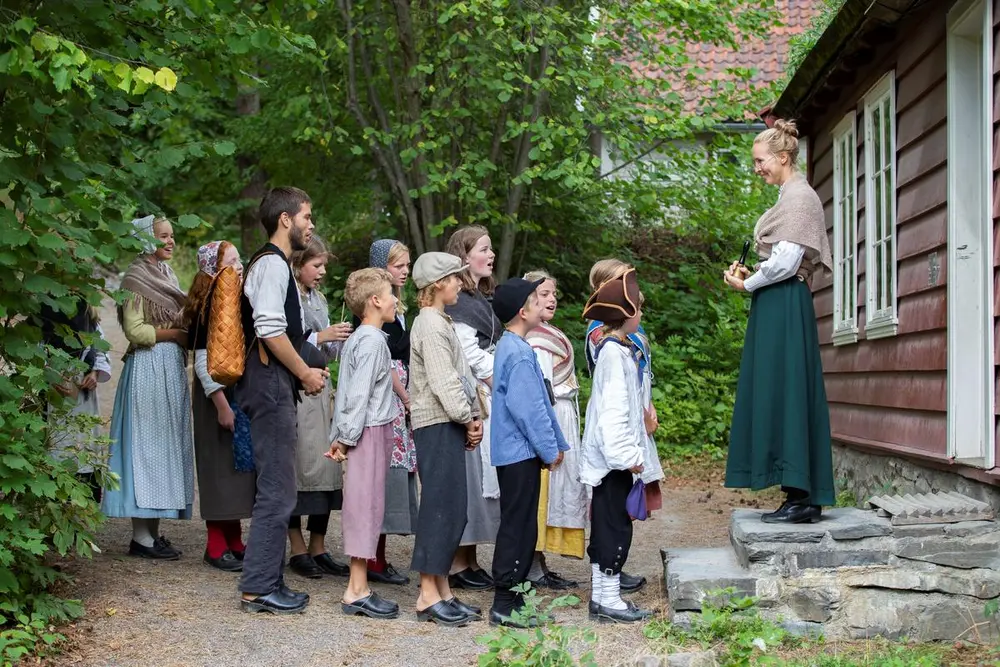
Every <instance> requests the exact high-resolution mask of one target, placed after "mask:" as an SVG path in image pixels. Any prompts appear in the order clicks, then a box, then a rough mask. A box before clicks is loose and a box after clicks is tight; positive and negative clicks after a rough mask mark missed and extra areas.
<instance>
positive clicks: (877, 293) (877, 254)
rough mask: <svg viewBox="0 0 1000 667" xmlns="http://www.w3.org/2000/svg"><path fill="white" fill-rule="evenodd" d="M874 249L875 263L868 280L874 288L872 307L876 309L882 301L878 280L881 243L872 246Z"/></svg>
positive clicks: (880, 270) (870, 314)
mask: <svg viewBox="0 0 1000 667" xmlns="http://www.w3.org/2000/svg"><path fill="white" fill-rule="evenodd" d="M874 250H875V263H874V264H873V265H872V274H871V275H870V276H868V281H869V282H871V283H872V285H873V286H874V290H875V299H874V302H875V303H874V304H873V305H874V307H875V310H878V309H879V308H880V307H881V306H880V304H881V303H882V281H881V280H879V278H880V276H881V275H882V244H881V243H877V244H875V247H874ZM872 315H874V313H869V314H868V316H869V317H871V316H872Z"/></svg>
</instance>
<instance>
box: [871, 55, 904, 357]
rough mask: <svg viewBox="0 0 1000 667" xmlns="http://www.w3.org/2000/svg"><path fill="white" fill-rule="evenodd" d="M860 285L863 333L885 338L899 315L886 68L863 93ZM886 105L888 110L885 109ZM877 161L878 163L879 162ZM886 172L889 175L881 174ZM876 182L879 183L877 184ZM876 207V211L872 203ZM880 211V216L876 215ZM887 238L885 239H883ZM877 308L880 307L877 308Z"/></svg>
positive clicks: (892, 131) (890, 78) (892, 99)
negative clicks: (877, 122)
mask: <svg viewBox="0 0 1000 667" xmlns="http://www.w3.org/2000/svg"><path fill="white" fill-rule="evenodd" d="M864 101H865V254H866V258H865V264H866V268H865V285H866V286H867V290H866V291H867V299H866V300H865V320H866V321H865V335H866V336H867V338H868V339H870V340H873V339H876V338H887V337H889V336H895V335H896V331H897V329H898V328H899V317H898V311H897V307H896V297H897V293H898V275H897V266H896V245H897V244H896V72H895V70H891V71H889V72H888V73H886V74H885V76H883V77H882V78H881V79H879V81H878V83H876V84H875V85H874V86H872V88H871V90H869V91H868V93H867V94H865V100H864ZM886 108H887V113H885V111H886ZM877 110H882V111H883V113H880V115H879V117H880V118H887V119H888V122H889V132H888V135H889V142H888V146H885V143H886V142H885V139H884V137H885V133H884V132H882V127H881V126H880V127H879V128H875V127H874V126H873V122H874V115H875V112H876V111H877ZM876 129H877V130H878V131H879V133H880V134H879V137H878V139H879V140H878V146H879V147H880V149H881V150H880V155H879V156H877V157H878V158H879V159H878V162H876V155H875V147H876V138H875V134H874V133H875V131H876ZM882 158H888V160H885V159H882ZM878 163H881V164H878ZM886 170H888V174H886ZM877 181H878V183H877ZM876 185H879V186H881V188H880V189H881V190H882V191H883V193H885V196H883V198H882V201H881V202H876V200H875V192H876ZM876 205H880V209H881V210H880V211H876V209H875V206H876ZM877 213H880V214H881V216H879V215H877ZM880 217H881V219H882V221H883V224H882V227H883V229H885V228H886V227H887V228H888V233H887V234H885V235H879V234H878V226H879V225H878V223H879V218H880ZM887 242H888V243H887ZM887 244H888V245H889V252H888V255H889V257H888V260H889V261H888V263H887V264H886V265H885V267H884V268H885V270H882V268H883V267H881V266H879V265H878V262H877V257H876V255H877V254H878V252H879V250H880V248H879V246H881V250H882V251H884V250H885V247H886V245H887ZM880 288H881V292H882V293H886V294H887V297H886V299H885V301H886V303H884V304H882V303H880V302H879V292H880ZM879 306H881V308H880V307H879Z"/></svg>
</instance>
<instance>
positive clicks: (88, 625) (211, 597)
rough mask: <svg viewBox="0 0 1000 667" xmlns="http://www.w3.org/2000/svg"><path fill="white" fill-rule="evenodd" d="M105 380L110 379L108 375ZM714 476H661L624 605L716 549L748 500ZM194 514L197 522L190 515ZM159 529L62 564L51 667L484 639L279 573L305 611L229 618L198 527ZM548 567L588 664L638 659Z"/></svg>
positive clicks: (387, 652)
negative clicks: (149, 552) (566, 595)
mask: <svg viewBox="0 0 1000 667" xmlns="http://www.w3.org/2000/svg"><path fill="white" fill-rule="evenodd" d="M102 315H103V322H104V328H105V333H106V335H107V337H108V338H109V342H110V343H111V345H112V347H113V349H114V350H115V351H116V354H115V355H114V359H113V362H114V364H115V372H116V374H117V373H119V372H120V370H121V360H120V353H121V351H123V350H124V347H125V345H124V341H123V340H122V336H121V332H120V330H119V329H118V326H117V324H115V321H114V315H113V311H112V310H111V309H110V308H109V307H106V308H105V309H104V312H103V313H102ZM116 379H117V375H116ZM114 384H115V381H112V382H109V383H108V384H106V385H103V386H102V387H101V391H102V395H101V403H102V407H103V409H104V411H105V415H106V416H110V412H111V406H112V404H113V401H114ZM720 474H721V473H720V472H719V471H718V470H707V471H706V470H700V471H699V474H697V475H696V476H694V477H690V476H685V477H683V478H671V479H670V480H669V483H668V485H667V488H666V489H665V490H664V508H663V511H661V512H658V513H657V515H656V516H655V517H653V518H652V519H651V520H649V521H646V522H645V523H637V524H636V534H635V540H634V543H633V547H632V553H631V555H630V557H629V561H628V568H627V569H628V571H629V572H631V573H638V574H643V575H645V576H646V577H647V578H648V579H649V584H648V585H647V586H646V588H645V589H644V590H643V591H642V592H640V593H639V594H637V595H634V596H632V597H633V599H634V600H635V601H636V602H637V603H639V604H640V605H643V606H648V607H652V608H655V609H658V610H662V609H663V607H664V605H665V595H664V591H663V569H662V561H661V557H660V550H661V549H663V548H666V547H669V546H675V547H676V546H699V547H707V546H722V545H725V544H727V543H728V536H727V519H728V516H729V512H728V508H730V507H732V506H736V505H740V504H743V503H745V502H751V503H752V502H753V501H752V500H750V499H749V496H744V495H742V494H740V493H739V492H734V491H729V490H726V489H722V488H720V487H721V476H720ZM195 516H196V517H197V516H198V513H197V511H196V512H195ZM161 530H162V532H164V533H165V534H166V535H167V536H168V537H169V538H170V540H171V541H172V542H173V543H174V545H175V546H177V547H179V548H180V549H182V550H183V552H184V555H183V556H182V558H181V560H179V561H175V562H153V561H145V560H140V559H135V558H131V557H129V556H128V555H127V553H126V552H127V548H128V541H129V535H130V525H129V522H128V520H122V519H111V520H108V521H107V522H106V524H105V525H104V527H103V528H102V530H101V532H100V534H99V536H98V544H99V545H100V547H101V549H102V550H103V552H102V553H101V554H98V555H96V556H95V558H94V560H93V561H74V562H72V563H70V564H69V565H68V570H69V571H70V572H71V573H73V574H74V575H75V577H76V581H75V583H74V584H73V586H72V587H71V590H70V594H71V595H72V596H73V597H79V598H81V599H82V600H83V602H84V605H85V607H86V610H87V615H86V617H85V618H83V619H81V620H80V621H79V622H77V623H76V624H74V625H72V626H71V627H69V628H67V629H66V630H65V632H66V633H67V636H68V637H69V640H70V641H69V643H68V644H67V646H66V647H65V650H64V651H63V653H62V654H60V655H59V656H56V657H54V658H52V659H49V660H46V661H45V662H46V664H53V665H122V666H124V665H137V666H138V665H158V666H167V665H214V666H223V665H294V666H296V667H306V666H307V665H358V666H363V665H371V666H379V667H382V666H387V665H442V666H443V665H470V664H476V657H477V654H478V653H479V652H481V650H482V648H481V647H480V646H479V645H478V644H477V643H476V638H477V637H479V636H482V635H483V634H486V633H487V632H489V630H490V628H489V626H488V625H487V624H486V623H484V622H479V623H473V624H471V625H469V626H467V627H465V628H459V629H448V628H439V627H437V626H434V625H432V624H429V623H418V622H417V621H416V617H415V615H414V613H413V604H414V601H415V600H416V588H415V586H413V585H410V586H406V587H394V586H382V585H376V586H375V587H374V588H375V589H376V590H378V591H379V593H380V594H381V595H383V596H385V597H389V598H391V599H394V600H397V601H398V602H399V603H400V607H401V610H402V612H403V613H402V614H401V616H400V618H399V619H397V620H395V621H374V620H370V619H365V618H360V617H352V618H349V617H346V616H344V615H342V614H341V612H340V606H339V603H340V596H341V594H342V592H343V589H344V586H345V584H346V580H345V579H342V578H336V577H326V578H324V579H321V580H306V579H302V578H300V577H298V576H296V575H294V574H291V573H289V574H288V577H287V579H288V583H289V585H290V586H291V587H292V588H295V589H297V590H304V591H307V592H308V593H309V594H310V595H311V597H312V601H311V604H310V607H309V609H308V610H307V612H306V613H305V614H302V615H297V616H291V617H272V616H265V615H249V614H244V613H242V612H241V611H240V610H239V605H238V599H237V593H236V581H237V577H238V575H236V574H227V573H223V572H219V571H217V570H215V569H213V568H210V567H209V566H207V565H205V564H204V563H203V562H202V560H201V556H202V553H203V550H204V527H203V524H202V523H201V522H200V521H197V520H195V521H164V522H162V524H161ZM327 540H328V548H329V549H330V551H332V552H333V553H335V554H336V553H339V552H340V545H341V538H340V521H339V513H334V520H333V521H332V522H331V528H330V535H329V536H328V538H327ZM411 546H412V538H405V537H390V538H389V542H388V556H389V561H390V562H392V563H394V564H396V565H397V566H398V567H399V568H400V570H404V569H406V566H407V565H408V564H409V559H410V549H411ZM491 558H492V548H484V547H481V548H480V562H481V564H482V565H484V566H486V568H487V569H488V568H489V563H490V561H491ZM549 561H550V562H549V565H550V567H552V568H553V569H554V570H556V571H558V572H560V573H561V574H563V575H564V576H567V577H569V578H572V579H576V580H577V581H579V582H580V583H581V584H583V588H581V589H580V590H579V591H576V594H577V595H578V596H580V597H581V598H582V599H583V600H584V603H583V604H581V605H579V606H578V607H577V608H574V609H568V610H562V611H561V612H560V613H559V616H558V618H559V620H560V621H562V622H565V623H568V624H573V625H577V626H587V627H591V626H592V627H594V628H595V629H596V630H597V632H598V635H599V642H598V646H597V649H596V651H597V658H598V662H599V664H602V665H605V664H608V665H614V664H618V663H621V662H624V661H626V660H628V659H629V658H632V657H637V656H641V655H644V654H646V653H648V649H647V645H646V641H645V640H644V639H643V636H642V628H641V627H638V626H605V625H601V626H597V625H593V624H591V623H590V621H589V620H588V619H587V612H586V599H587V595H588V589H589V577H590V568H589V564H587V563H585V562H583V561H576V560H572V559H565V558H550V559H549ZM462 598H463V599H465V600H467V601H468V602H471V603H474V604H476V605H480V606H482V607H484V608H485V607H488V606H489V603H490V599H491V598H490V594H489V593H465V594H462Z"/></svg>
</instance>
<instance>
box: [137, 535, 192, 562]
mask: <svg viewBox="0 0 1000 667" xmlns="http://www.w3.org/2000/svg"><path fill="white" fill-rule="evenodd" d="M128 555H129V556H137V557H138V558H151V559H153V560H178V559H179V558H180V557H181V555H180V554H179V553H177V552H176V551H174V550H173V549H165V548H164V547H163V546H161V545H160V543H159V542H157V541H154V542H153V546H151V547H144V546H142V545H141V544H139V543H138V542H136V541H135V540H132V541H131V542H129V545H128Z"/></svg>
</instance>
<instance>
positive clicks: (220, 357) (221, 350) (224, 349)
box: [206, 266, 247, 387]
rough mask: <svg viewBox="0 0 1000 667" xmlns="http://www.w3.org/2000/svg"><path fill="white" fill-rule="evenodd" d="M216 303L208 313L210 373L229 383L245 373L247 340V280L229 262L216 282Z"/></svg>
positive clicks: (216, 278)
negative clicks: (244, 315) (243, 299)
mask: <svg viewBox="0 0 1000 667" xmlns="http://www.w3.org/2000/svg"><path fill="white" fill-rule="evenodd" d="M211 289H212V291H211V293H212V305H211V312H209V314H208V344H207V346H206V348H207V352H208V374H209V375H211V376H212V379H213V380H215V381H216V382H218V383H219V384H221V385H223V386H225V387H231V386H232V385H234V384H236V382H237V380H239V379H240V378H241V377H243V369H244V368H245V367H246V359H247V354H246V341H245V340H244V338H243V320H242V318H241V317H240V311H241V308H240V299H241V295H242V293H243V281H242V280H240V277H239V275H238V274H237V273H236V269H234V268H233V267H231V266H227V267H226V268H224V269H223V270H222V271H220V272H219V273H218V275H216V276H215V280H214V281H213V282H212V288H211Z"/></svg>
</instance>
